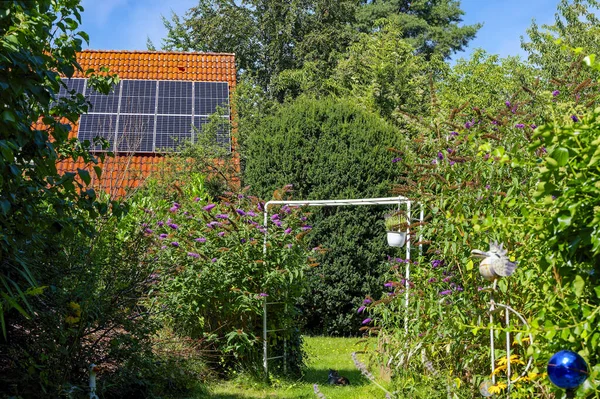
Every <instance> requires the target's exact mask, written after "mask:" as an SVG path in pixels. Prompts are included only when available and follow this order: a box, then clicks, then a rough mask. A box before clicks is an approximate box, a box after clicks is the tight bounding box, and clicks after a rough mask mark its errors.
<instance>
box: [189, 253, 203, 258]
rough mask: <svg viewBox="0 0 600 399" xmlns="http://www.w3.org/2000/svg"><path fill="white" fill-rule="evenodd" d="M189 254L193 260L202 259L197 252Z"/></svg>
mask: <svg viewBox="0 0 600 399" xmlns="http://www.w3.org/2000/svg"><path fill="white" fill-rule="evenodd" d="M187 254H188V256H191V257H192V258H196V259H198V258H199V257H200V255H199V254H197V253H195V252H188V253H187Z"/></svg>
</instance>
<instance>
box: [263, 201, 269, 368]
mask: <svg viewBox="0 0 600 399" xmlns="http://www.w3.org/2000/svg"><path fill="white" fill-rule="evenodd" d="M268 206H269V203H268V202H267V203H266V204H265V212H264V213H265V217H264V223H263V227H264V229H265V237H264V241H263V257H264V258H265V259H264V261H265V264H266V262H267V259H266V257H267V234H268V231H269V230H268V228H267V221H268V217H269V216H268V212H269V211H268ZM267 298H268V296H265V297H264V298H263V299H264V301H263V369H264V371H265V379H268V378H269V364H268V362H269V361H268V349H267Z"/></svg>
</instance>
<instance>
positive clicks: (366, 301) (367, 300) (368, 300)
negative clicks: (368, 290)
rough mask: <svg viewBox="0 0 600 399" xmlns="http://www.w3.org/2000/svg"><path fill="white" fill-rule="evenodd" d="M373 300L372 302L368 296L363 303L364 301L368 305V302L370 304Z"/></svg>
mask: <svg viewBox="0 0 600 399" xmlns="http://www.w3.org/2000/svg"><path fill="white" fill-rule="evenodd" d="M371 302H372V301H371V300H370V299H369V298H367V299H365V300H364V301H363V303H364V304H365V305H368V304H370V303H371Z"/></svg>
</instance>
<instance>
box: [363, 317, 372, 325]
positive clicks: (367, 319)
mask: <svg viewBox="0 0 600 399" xmlns="http://www.w3.org/2000/svg"><path fill="white" fill-rule="evenodd" d="M372 321H373V319H371V318H370V317H367V318H366V319H364V320H363V321H362V324H363V325H364V324H369V323H370V322H372Z"/></svg>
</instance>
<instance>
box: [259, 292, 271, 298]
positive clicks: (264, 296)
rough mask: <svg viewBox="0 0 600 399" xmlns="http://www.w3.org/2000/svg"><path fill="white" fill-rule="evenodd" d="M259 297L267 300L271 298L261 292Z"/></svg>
mask: <svg viewBox="0 0 600 399" xmlns="http://www.w3.org/2000/svg"><path fill="white" fill-rule="evenodd" d="M258 296H259V297H261V298H266V297H268V296H269V294H267V293H264V292H261V293H260V294H258Z"/></svg>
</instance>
